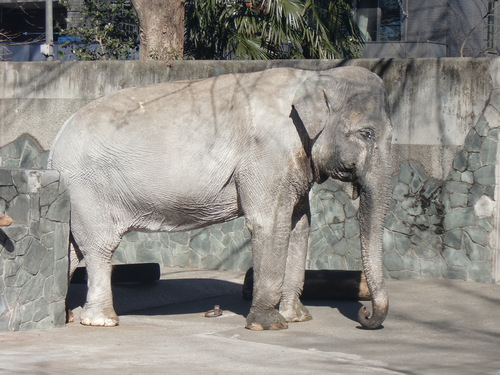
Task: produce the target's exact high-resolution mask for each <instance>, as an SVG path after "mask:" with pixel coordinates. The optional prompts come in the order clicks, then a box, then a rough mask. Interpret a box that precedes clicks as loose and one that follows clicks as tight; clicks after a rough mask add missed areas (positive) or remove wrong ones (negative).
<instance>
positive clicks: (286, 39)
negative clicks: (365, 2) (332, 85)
mask: <svg viewBox="0 0 500 375" xmlns="http://www.w3.org/2000/svg"><path fill="white" fill-rule="evenodd" d="M361 43H362V42H361V38H360V37H359V30H358V28H357V26H356V25H355V23H354V21H353V18H352V11H351V7H350V5H349V3H348V2H347V1H344V0H330V1H328V0H264V1H261V0H257V1H255V0H254V1H250V0H249V1H247V2H246V3H245V2H242V1H241V0H204V1H201V0H187V1H186V42H185V54H186V55H187V56H189V57H192V58H195V59H227V58H235V59H281V58H352V57H359V55H360V46H361Z"/></svg>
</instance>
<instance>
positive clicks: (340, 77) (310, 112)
mask: <svg viewBox="0 0 500 375" xmlns="http://www.w3.org/2000/svg"><path fill="white" fill-rule="evenodd" d="M292 117H293V119H294V123H295V124H296V126H300V127H301V128H302V134H304V133H307V134H306V136H305V137H304V136H303V141H304V138H307V139H306V140H305V141H306V142H307V143H308V149H309V150H310V155H311V159H312V165H313V168H314V171H315V175H316V181H317V182H322V181H324V180H325V179H327V178H329V177H331V178H334V179H338V180H342V181H348V182H351V183H352V184H353V188H354V189H353V192H354V193H353V198H354V199H355V198H357V197H358V195H359V196H360V205H359V211H358V218H359V223H360V230H361V248H362V258H363V268H364V271H365V273H366V278H367V282H368V286H369V289H370V292H371V295H372V310H373V311H372V313H371V314H370V313H369V312H368V311H366V309H364V308H362V309H361V310H360V312H359V319H360V323H361V325H362V326H363V327H365V328H372V329H373V328H377V327H379V326H380V325H381V324H382V322H383V321H384V319H385V317H386V315H387V311H388V307H389V302H388V298H387V293H386V290H385V286H384V277H383V266H382V247H383V240H382V238H383V230H384V220H385V215H386V212H387V207H388V202H389V197H390V195H389V193H390V189H389V181H390V145H391V137H392V125H391V121H390V117H389V108H388V103H387V95H386V92H385V90H384V87H383V83H382V80H381V79H380V78H379V77H378V76H376V75H375V74H373V73H371V72H369V71H368V70H366V69H363V68H357V67H346V68H337V69H332V70H330V71H326V72H323V73H319V75H316V76H313V77H310V78H308V79H307V80H306V81H305V82H304V83H303V85H302V87H301V88H300V89H299V90H298V92H297V93H296V96H295V100H294V104H293V110H292ZM298 124H299V125H298Z"/></svg>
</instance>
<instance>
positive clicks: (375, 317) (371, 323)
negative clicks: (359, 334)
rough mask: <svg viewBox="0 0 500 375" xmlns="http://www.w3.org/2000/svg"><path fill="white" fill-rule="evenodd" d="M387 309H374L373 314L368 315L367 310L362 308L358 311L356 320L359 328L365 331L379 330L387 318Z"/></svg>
mask: <svg viewBox="0 0 500 375" xmlns="http://www.w3.org/2000/svg"><path fill="white" fill-rule="evenodd" d="M387 311H388V308H387V307H385V308H381V309H377V308H374V310H373V313H370V311H368V309H367V308H366V307H365V306H363V307H361V308H360V309H359V312H358V320H359V323H360V324H361V326H362V327H363V328H365V329H377V328H381V326H382V323H383V322H384V320H385V318H386V316H387Z"/></svg>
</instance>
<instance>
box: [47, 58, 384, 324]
mask: <svg viewBox="0 0 500 375" xmlns="http://www.w3.org/2000/svg"><path fill="white" fill-rule="evenodd" d="M391 131H392V127H391V122H390V119H389V113H388V105H387V100H386V93H385V91H384V88H383V85H382V81H381V79H380V78H379V77H377V76H376V75H375V74H373V73H370V72H369V71H368V70H366V69H363V68H357V67H344V68H336V69H331V70H327V71H321V72H312V71H303V70H295V69H272V70H266V71H263V72H258V73H250V74H231V75H223V76H219V77H216V78H210V79H206V80H200V81H185V82H173V83H163V84H156V85H151V86H145V87H139V88H132V89H126V90H122V91H119V92H117V93H115V94H112V95H109V96H107V97H104V98H101V99H99V100H96V101H94V102H92V103H90V104H89V105H87V106H86V107H85V108H83V109H81V110H80V111H79V112H77V113H76V114H75V115H73V116H72V117H71V118H70V119H69V120H68V121H67V122H66V123H65V125H64V126H63V128H62V129H61V131H60V133H59V134H58V136H57V138H56V141H55V143H54V145H53V148H52V151H51V155H50V160H49V167H51V168H55V169H58V170H60V171H62V172H64V173H65V175H66V177H67V179H68V184H69V190H70V194H71V204H72V211H71V233H72V236H73V243H74V247H73V248H72V252H71V270H70V272H72V271H73V270H74V269H75V267H76V265H77V263H78V262H79V260H81V258H82V256H83V257H84V258H85V261H86V266H87V271H88V294H87V302H86V304H85V306H84V308H83V311H82V315H81V323H82V324H85V325H96V326H114V325H116V324H118V317H117V315H116V313H115V311H114V309H113V298H112V293H111V286H110V284H111V282H110V275H111V256H112V253H113V251H114V250H115V249H116V247H117V246H118V244H119V242H120V239H121V238H122V236H123V235H124V234H125V233H126V232H128V231H131V230H138V231H185V230H191V229H195V228H200V227H204V226H207V225H210V224H213V223H219V222H224V221H228V220H232V219H235V218H237V217H239V216H242V215H244V216H245V218H246V222H247V225H248V227H249V228H250V230H251V232H252V248H253V250H252V251H253V263H254V272H255V283H254V292H253V301H252V307H251V309H250V313H249V315H248V317H247V328H250V329H254V330H261V329H283V328H287V322H298V321H306V320H309V319H311V315H310V314H309V312H308V311H307V309H306V308H305V307H304V306H303V305H302V303H301V302H300V300H299V296H300V294H301V291H302V286H303V281H304V268H305V261H306V251H307V241H308V235H309V225H310V210H309V201H308V193H309V190H310V189H311V186H312V184H313V183H314V182H322V181H324V180H326V179H327V178H329V177H331V178H334V179H339V180H342V181H350V182H352V183H353V186H354V192H355V196H357V194H359V195H360V199H361V200H360V208H359V220H360V227H361V242H362V255H363V267H364V271H365V272H366V275H367V280H368V285H369V288H370V291H371V293H372V296H373V302H372V312H371V313H369V312H368V311H367V310H363V309H362V310H361V311H360V314H359V317H360V322H361V324H362V325H363V326H364V327H366V328H377V327H379V326H380V325H381V324H382V322H383V321H384V319H385V317H386V314H387V310H388V299H387V294H386V290H385V287H384V280H383V275H382V233H383V222H384V217H385V214H386V209H387V205H388V197H389V194H388V182H389V180H390V178H389V177H390V176H389V171H390V168H389V167H388V162H389V152H390V140H391ZM277 306H279V311H278V310H277V309H276V308H277Z"/></svg>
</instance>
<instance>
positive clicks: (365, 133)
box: [358, 129, 375, 141]
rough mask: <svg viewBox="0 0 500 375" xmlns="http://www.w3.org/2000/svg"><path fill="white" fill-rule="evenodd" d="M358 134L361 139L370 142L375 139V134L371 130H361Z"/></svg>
mask: <svg viewBox="0 0 500 375" xmlns="http://www.w3.org/2000/svg"><path fill="white" fill-rule="evenodd" d="M358 134H359V136H360V137H361V138H363V139H365V140H367V141H371V140H373V139H374V138H375V132H374V131H373V129H361V130H359V131H358Z"/></svg>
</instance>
